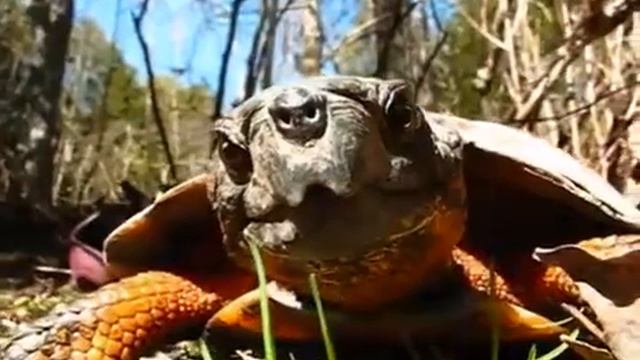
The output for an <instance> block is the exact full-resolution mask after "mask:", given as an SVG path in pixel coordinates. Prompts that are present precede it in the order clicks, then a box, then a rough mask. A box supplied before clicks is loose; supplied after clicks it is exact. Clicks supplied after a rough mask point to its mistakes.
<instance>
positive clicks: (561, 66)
mask: <svg viewBox="0 0 640 360" xmlns="http://www.w3.org/2000/svg"><path fill="white" fill-rule="evenodd" d="M638 8H640V1H638V0H634V1H630V2H629V4H627V5H626V6H622V7H620V8H617V9H614V10H615V12H614V13H612V14H608V13H607V14H605V12H604V9H600V11H598V12H597V13H594V14H592V15H590V16H589V17H588V18H587V19H585V20H584V21H583V23H582V24H581V25H580V26H578V27H577V28H576V30H575V31H573V34H574V35H572V36H570V37H569V38H568V40H567V41H566V42H565V43H564V44H562V45H561V46H560V47H559V48H558V50H556V54H557V55H556V58H554V59H553V60H552V61H551V65H550V66H549V68H548V70H547V71H546V72H545V74H544V75H543V76H542V77H541V78H540V80H539V81H538V83H537V85H536V86H535V88H534V89H533V90H531V91H530V92H529V96H528V97H527V99H526V100H525V101H524V103H523V105H522V106H518V107H517V108H516V109H514V110H513V112H512V113H513V115H512V116H509V117H510V118H511V119H512V120H513V121H516V122H519V121H525V120H526V119H527V118H528V117H529V116H530V115H531V113H532V112H533V111H534V109H536V108H537V107H538V105H539V104H540V103H541V102H542V100H544V99H545V98H546V96H547V94H548V93H549V92H548V89H549V88H550V87H551V86H553V85H554V84H555V83H556V81H557V80H558V79H559V78H560V76H561V75H562V74H563V73H564V70H565V69H566V68H567V67H568V66H569V65H570V64H571V63H572V62H573V61H574V60H575V59H576V58H577V57H578V55H579V54H580V52H581V51H582V50H583V49H584V48H585V47H586V46H587V45H589V44H591V43H592V42H594V41H595V40H597V39H599V38H601V37H603V36H605V35H607V34H609V33H610V32H611V31H613V30H614V29H615V28H616V27H618V26H619V25H620V24H622V23H624V22H625V21H626V19H627V18H629V16H631V14H632V13H633V12H634V11H635V10H637V9H638ZM587 25H590V26H587ZM594 25H597V26H594Z"/></svg>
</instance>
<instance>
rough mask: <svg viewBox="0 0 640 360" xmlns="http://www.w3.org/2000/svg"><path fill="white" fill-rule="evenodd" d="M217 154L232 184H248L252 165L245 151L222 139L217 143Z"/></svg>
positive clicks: (226, 139) (249, 156) (224, 138)
mask: <svg viewBox="0 0 640 360" xmlns="http://www.w3.org/2000/svg"><path fill="white" fill-rule="evenodd" d="M218 153H219V154H220V160H222V162H223V163H224V166H225V167H226V169H227V172H228V174H229V177H230V178H231V180H233V182H235V183H237V184H246V183H247V182H249V179H250V178H251V172H252V171H253V164H252V162H251V155H249V152H248V151H247V150H246V149H244V148H242V147H241V146H239V145H237V144H235V143H233V142H232V141H230V140H229V139H228V138H226V137H223V138H222V139H221V141H220V142H219V143H218Z"/></svg>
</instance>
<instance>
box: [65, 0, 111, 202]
mask: <svg viewBox="0 0 640 360" xmlns="http://www.w3.org/2000/svg"><path fill="white" fill-rule="evenodd" d="M121 9H122V0H116V10H115V24H114V26H113V29H112V30H111V49H110V54H109V55H110V59H109V68H108V69H107V73H106V74H105V77H104V81H103V86H102V88H103V92H102V97H101V99H100V113H99V115H98V116H99V117H100V118H99V119H97V121H98V138H97V139H96V147H95V152H96V156H95V161H94V162H93V163H92V164H91V167H90V168H89V171H87V172H86V173H85V174H84V176H83V177H82V180H80V186H79V188H78V191H77V193H76V199H75V201H76V202H77V203H82V200H83V195H84V193H85V191H86V189H87V188H88V187H89V182H90V180H91V179H92V178H93V176H94V174H95V173H96V170H97V169H98V163H99V162H101V161H102V160H101V159H100V158H101V155H102V149H103V148H104V136H105V133H106V131H107V117H108V116H109V115H111V114H108V110H109V109H108V101H107V99H108V97H109V95H110V93H109V89H110V88H111V83H112V82H113V75H114V73H115V71H116V66H115V59H116V55H117V51H118V49H117V48H116V45H115V42H116V36H117V33H118V28H119V27H120V10H121Z"/></svg>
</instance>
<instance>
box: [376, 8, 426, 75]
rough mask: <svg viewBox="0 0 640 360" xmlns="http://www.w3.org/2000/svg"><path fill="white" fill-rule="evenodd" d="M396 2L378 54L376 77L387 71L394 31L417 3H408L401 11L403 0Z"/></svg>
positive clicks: (395, 31) (394, 35)
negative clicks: (387, 30)
mask: <svg viewBox="0 0 640 360" xmlns="http://www.w3.org/2000/svg"><path fill="white" fill-rule="evenodd" d="M397 4H398V5H397V7H396V9H395V16H394V18H393V24H392V25H391V28H390V29H389V32H388V34H387V37H386V38H385V42H384V45H383V47H382V50H381V51H380V53H379V54H378V64H377V66H376V71H375V73H374V76H377V77H382V76H384V74H385V73H386V72H387V68H388V65H389V61H388V60H389V52H390V51H391V45H392V43H393V39H394V38H395V37H396V33H397V32H398V29H399V28H400V25H401V24H402V23H403V22H404V20H405V19H406V18H407V17H408V16H409V14H411V12H412V11H413V9H415V7H416V5H418V3H417V2H413V3H410V4H409V5H408V6H407V9H406V10H405V11H401V9H402V5H403V4H404V1H398V2H397Z"/></svg>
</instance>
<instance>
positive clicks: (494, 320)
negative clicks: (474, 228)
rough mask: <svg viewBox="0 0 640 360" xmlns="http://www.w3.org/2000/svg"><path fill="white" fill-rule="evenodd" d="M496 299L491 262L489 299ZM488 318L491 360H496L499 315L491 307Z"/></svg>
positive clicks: (497, 356)
mask: <svg viewBox="0 0 640 360" xmlns="http://www.w3.org/2000/svg"><path fill="white" fill-rule="evenodd" d="M495 297H496V272H495V269H494V267H493V262H491V268H490V269H489V298H490V299H495ZM489 316H490V318H491V360H498V358H499V356H500V355H499V354H500V319H498V317H499V314H498V311H497V309H496V307H495V306H491V309H490V310H489Z"/></svg>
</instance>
